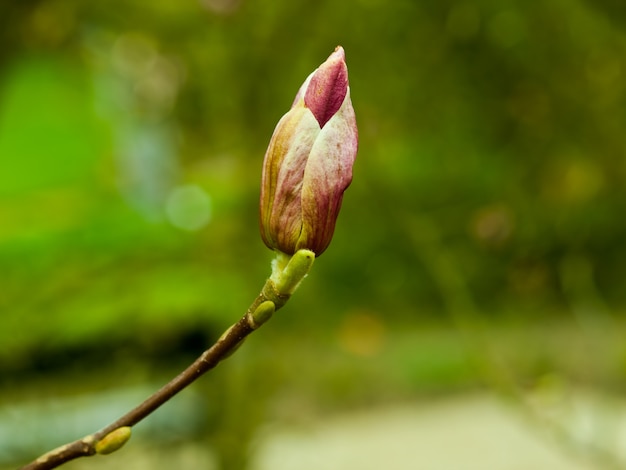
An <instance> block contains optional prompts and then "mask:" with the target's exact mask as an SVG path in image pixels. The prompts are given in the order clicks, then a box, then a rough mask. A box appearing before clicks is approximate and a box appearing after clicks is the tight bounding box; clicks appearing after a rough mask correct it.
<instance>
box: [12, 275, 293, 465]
mask: <svg viewBox="0 0 626 470" xmlns="http://www.w3.org/2000/svg"><path fill="white" fill-rule="evenodd" d="M272 287H273V286H272V285H271V283H270V282H269V281H268V283H266V285H265V287H264V288H263V291H262V292H261V294H259V296H258V297H257V298H256V300H255V301H254V302H253V303H252V305H251V306H250V308H249V309H248V310H247V312H246V314H245V315H244V316H243V317H242V318H241V319H240V320H239V321H238V322H237V323H235V324H234V325H232V326H231V327H230V328H229V329H228V330H227V331H226V332H225V333H224V334H223V335H222V336H221V337H220V338H219V339H218V340H217V341H216V342H215V344H214V345H213V346H212V347H211V348H209V349H207V350H206V351H204V353H202V355H201V356H200V357H198V358H197V359H196V360H195V361H194V362H193V363H192V364H191V365H190V366H189V367H187V368H186V369H185V370H184V371H183V372H181V373H180V374H178V376H176V377H175V378H174V379H172V380H171V381H170V382H168V383H167V384H166V385H164V386H163V387H162V388H161V389H159V390H158V391H157V392H155V393H154V394H152V395H151V396H150V397H148V398H147V399H146V400H145V401H143V402H142V403H141V404H139V405H138V406H137V407H135V408H133V409H132V410H130V411H129V412H128V413H126V414H125V415H123V416H122V417H120V418H119V419H117V420H116V421H114V422H112V423H111V424H109V425H108V426H106V427H104V428H102V429H100V430H99V431H97V432H95V433H93V434H90V435H88V436H85V437H83V438H81V439H78V440H76V441H74V442H71V443H68V444H65V445H62V446H60V447H57V448H56V449H54V450H51V451H50V452H47V453H46V454H44V455H42V456H41V457H39V458H37V459H36V460H34V461H32V462H31V463H29V464H27V465H24V466H23V467H21V469H20V470H47V469H51V468H56V467H58V466H60V465H62V464H64V463H66V462H69V461H70V460H74V459H77V458H79V457H87V456H90V455H94V454H96V453H97V452H96V446H97V444H98V442H100V441H101V440H102V439H103V438H104V437H106V436H108V435H109V434H110V433H112V432H113V431H115V430H117V429H119V428H122V427H125V426H129V427H132V426H133V425H135V424H137V423H138V422H140V421H141V420H143V419H144V418H145V417H147V416H148V415H150V414H151V413H152V412H153V411H155V410H156V409H157V408H159V407H160V406H161V405H163V404H164V403H165V402H167V401H168V400H169V399H170V398H172V397H173V396H174V395H176V394H177V393H178V392H180V391H181V390H183V389H184V388H185V387H187V386H188V385H189V384H191V383H193V382H194V381H195V380H196V379H198V377H200V376H201V375H203V374H205V373H206V372H208V371H209V370H211V369H213V368H214V367H215V366H216V365H217V364H219V362H220V361H222V360H223V359H225V358H226V357H228V356H229V355H230V354H232V353H233V352H234V351H235V349H236V348H237V346H239V345H240V344H241V342H242V341H243V340H244V339H245V338H246V336H248V335H249V334H250V333H252V331H254V330H255V329H256V328H257V327H258V326H260V324H261V323H259V322H257V321H255V319H254V318H253V314H254V312H255V311H256V309H257V307H259V305H260V304H261V303H263V302H264V301H266V300H268V294H269V297H270V298H272V300H275V299H276V298H277V295H276V293H275V291H273V289H272ZM278 297H279V302H276V308H279V307H280V306H282V304H284V302H285V301H286V296H278ZM101 453H104V452H101Z"/></svg>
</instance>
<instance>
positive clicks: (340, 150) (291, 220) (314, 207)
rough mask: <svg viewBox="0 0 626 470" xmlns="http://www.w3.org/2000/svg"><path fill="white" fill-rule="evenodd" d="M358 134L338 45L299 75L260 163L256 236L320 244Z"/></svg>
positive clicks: (330, 226) (293, 246) (348, 173)
mask: <svg viewBox="0 0 626 470" xmlns="http://www.w3.org/2000/svg"><path fill="white" fill-rule="evenodd" d="M357 146H358V133H357V127H356V119H355V116H354V109H353V108H352V102H351V101H350V86H349V84H348V68H347V67H346V62H345V53H344V51H343V48H342V47H341V46H338V47H337V48H336V49H335V51H334V52H333V53H332V54H331V55H330V57H328V59H326V62H324V63H323V64H322V65H320V66H319V68H318V69H317V70H315V71H314V72H313V73H312V74H311V75H309V77H308V78H307V79H306V81H305V82H304V84H303V85H302V87H301V88H300V90H299V91H298V94H297V95H296V99H295V101H294V103H293V105H292V106H291V109H290V110H289V112H287V114H285V115H284V116H283V117H282V118H281V119H280V121H279V122H278V124H277V126H276V129H275V130H274V134H273V135H272V138H271V140H270V143H269V146H268V149H267V152H266V154H265V160H264V162H263V179H262V183H261V204H260V209H261V210H260V212H261V236H262V237H263V241H264V242H265V244H266V245H267V246H268V247H269V248H272V249H274V250H278V251H280V252H282V253H286V254H288V255H293V254H294V253H295V252H296V251H298V250H300V249H308V250H311V251H313V252H314V253H315V255H316V256H319V255H321V254H322V252H323V251H324V250H325V249H326V248H327V247H328V245H329V243H330V240H331V238H332V236H333V232H334V230H335V222H336V221H337V216H338V214H339V209H340V207H341V200H342V198H343V193H344V191H345V190H346V188H347V187H348V186H349V185H350V182H351V181H352V165H353V164H354V160H355V158H356V152H357Z"/></svg>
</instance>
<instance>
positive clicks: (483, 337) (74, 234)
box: [0, 0, 626, 468]
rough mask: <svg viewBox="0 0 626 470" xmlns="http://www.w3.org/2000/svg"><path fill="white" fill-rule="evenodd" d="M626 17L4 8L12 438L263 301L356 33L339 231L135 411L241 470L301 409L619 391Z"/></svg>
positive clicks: (1, 431) (512, 4) (118, 398)
mask: <svg viewBox="0 0 626 470" xmlns="http://www.w3.org/2000/svg"><path fill="white" fill-rule="evenodd" d="M625 26H626V7H624V6H622V5H621V3H620V2H612V1H609V0H603V1H583V0H556V1H552V2H525V1H515V0H508V1H504V2H502V1H493V0H478V1H474V2H469V1H467V2H456V1H451V0H447V1H434V0H431V1H423V2H417V1H399V0H397V1H379V0H361V1H356V0H351V1H345V2H336V1H330V0H322V1H320V0H317V1H315V2H313V1H302V2H288V1H268V0H265V1H262V0H256V1H255V0H202V1H193V2H165V1H156V2H140V1H136V0H131V1H125V2H120V1H90V2H81V1H77V0H58V1H37V0H29V1H21V2H3V3H2V6H0V405H1V406H2V410H3V411H2V414H0V425H1V426H0V435H1V436H4V439H0V442H1V441H3V440H4V441H5V442H6V445H5V446H3V447H2V448H0V460H1V461H2V462H3V463H6V464H7V465H9V466H10V465H15V464H17V463H19V462H24V461H26V460H27V459H28V458H32V457H34V456H36V455H37V454H39V453H42V452H43V451H45V450H48V448H49V447H52V446H55V445H58V444H60V443H62V442H63V439H66V440H68V439H74V438H76V437H78V436H80V435H81V434H84V433H87V432H91V431H93V430H95V429H97V428H99V427H101V426H103V425H104V424H106V423H107V422H109V421H111V420H112V418H114V417H116V416H117V414H120V413H121V412H122V411H125V409H126V408H128V407H129V405H130V404H132V403H134V402H136V401H138V399H137V396H139V397H141V396H143V395H142V394H141V392H143V394H144V395H145V393H148V392H149V391H150V390H152V389H154V388H156V387H157V386H158V385H160V384H162V383H163V382H164V381H166V380H167V379H168V378H169V377H171V376H173V375H174V374H175V373H176V371H178V370H180V369H181V368H182V366H183V365H184V364H186V363H188V362H190V361H191V360H192V359H193V358H194V357H195V356H196V355H198V354H199V353H200V352H201V351H202V350H203V349H204V348H205V347H207V346H208V345H209V344H211V342H212V341H213V340H215V339H216V338H217V337H218V336H219V334H221V332H222V331H223V329H224V328H226V327H227V326H228V325H229V324H231V323H233V322H234V321H235V320H236V319H238V318H239V316H240V315H241V314H242V313H243V312H244V311H245V309H246V307H247V306H248V305H249V303H250V302H251V301H252V300H253V299H254V297H255V296H256V294H257V293H258V290H259V289H260V288H261V286H262V285H263V282H264V279H265V278H266V277H267V276H268V275H269V271H270V268H269V262H270V260H271V257H272V256H271V253H270V252H269V250H267V249H266V248H265V247H264V245H263V243H262V241H261V239H260V236H259V233H258V214H257V205H258V194H259V184H260V171H261V164H262V159H263V154H264V151H265V147H266V146H267V143H268V141H269V137H270V136H271V133H272V130H273V128H274V125H275V124H276V122H277V121H278V119H279V118H280V116H281V115H282V114H283V113H284V112H286V110H287V109H288V108H289V106H290V104H291V102H292V100H293V96H294V95H295V93H296V91H297V89H298V87H299V86H300V84H301V82H302V81H303V80H304V78H305V77H306V76H307V75H308V74H309V73H310V72H311V71H312V70H313V69H314V68H315V67H317V66H318V65H319V64H320V63H321V62H322V61H323V60H324V59H325V58H326V57H327V56H328V55H329V54H330V53H331V52H332V50H333V49H334V47H335V46H336V45H338V44H341V45H342V46H343V47H344V48H345V50H346V57H347V64H348V69H349V74H350V86H351V94H352V101H353V105H354V108H355V111H356V115H357V122H358V126H359V134H360V139H359V154H358V157H357V161H356V163H355V167H354V181H353V183H352V185H351V187H350V188H349V189H348V191H347V192H346V194H345V197H344V203H343V208H342V212H341V214H340V217H339V220H338V223H337V229H336V233H335V237H334V239H333V242H332V244H331V245H330V247H329V249H328V250H327V251H326V252H325V253H324V254H323V255H322V257H321V258H319V259H318V260H317V261H316V264H315V266H314V269H313V271H312V273H311V275H310V276H309V277H308V278H307V279H306V281H305V282H304V283H303V285H302V286H301V288H300V290H299V291H298V293H297V295H295V296H294V298H293V299H292V300H291V301H290V303H289V304H288V305H287V306H286V307H285V308H284V309H283V310H281V312H280V314H278V315H277V316H276V317H275V318H274V319H272V321H271V322H270V323H269V324H268V325H267V326H265V327H264V328H263V329H262V330H261V331H259V332H257V333H255V334H254V335H253V337H252V338H251V339H250V340H249V341H248V342H247V344H246V345H245V347H244V348H242V349H241V350H240V351H239V352H238V353H237V354H236V355H235V356H233V358H232V359H230V360H229V361H228V362H227V363H225V364H223V365H222V366H220V367H219V368H218V369H217V370H216V371H214V372H211V373H210V374H209V376H208V377H206V378H203V379H202V380H201V381H200V382H199V383H197V384H194V385H193V386H192V388H193V389H195V392H193V391H191V390H190V391H186V392H185V393H186V394H185V395H184V396H183V397H181V398H180V400H178V399H177V400H175V401H174V402H172V403H171V404H168V405H167V406H166V407H165V408H164V409H163V410H162V415H163V417H162V418H159V417H157V415H158V414H159V413H161V411H160V412H159V413H157V415H155V416H153V417H151V418H149V420H148V421H150V422H152V424H151V425H150V424H146V425H145V427H144V428H140V429H138V433H139V434H140V435H143V436H144V439H145V440H147V441H149V442H152V441H150V439H154V440H155V441H154V442H166V443H168V445H176V443H177V442H188V441H189V440H197V441H198V442H202V443H203V445H208V446H210V447H211V448H213V449H215V452H216V454H217V455H218V457H217V459H218V460H219V461H220V462H221V464H220V465H221V466H222V468H243V467H244V466H245V463H246V459H247V458H248V453H247V451H244V450H242V449H247V442H248V440H249V439H252V436H253V435H254V433H255V432H256V431H255V430H256V429H257V426H258V425H259V424H260V423H263V422H266V421H268V420H269V421H273V420H276V421H279V422H281V421H289V420H296V421H297V420H298V416H299V415H301V414H302V413H304V414H307V413H308V414H311V415H314V416H318V415H321V416H324V413H332V412H333V411H337V410H345V409H352V408H359V407H369V406H376V405H380V404H385V403H393V402H397V401H402V400H413V399H422V398H423V399H430V398H432V397H433V396H440V395H442V394H449V393H463V392H465V391H469V390H475V389H482V388H489V389H493V390H496V391H498V392H500V393H503V394H505V395H506V396H510V397H514V399H515V400H518V399H520V397H525V396H526V395H527V394H529V393H534V392H536V391H537V390H540V389H542V387H550V386H553V384H554V383H555V382H558V383H559V384H560V385H559V386H563V387H571V388H573V389H579V388H584V389H592V390H596V391H600V392H601V393H602V394H606V395H607V396H619V394H620V393H622V392H623V391H624V389H625V386H626V381H625V375H624V373H625V372H626V343H625V342H624V341H623V340H621V339H620V338H623V334H624V332H625V330H626V327H625V324H624V321H623V319H622V313H623V311H624V308H625V307H626V289H625V288H624V285H625V284H624V279H625V278H626V243H624V240H625V237H626V191H625V189H624V188H625V185H626V159H625V158H624V157H625V153H626V139H625V138H624V129H625V128H626V107H625V104H626V100H625V97H626V94H625V92H626V89H625V87H626V85H625V84H626V80H625V76H626V60H625V57H626V32H625V29H624V28H625ZM546 384H547V385H546ZM550 384H552V385H550ZM119 390H140V392H138V395H137V396H135V395H132V393H131V394H130V395H131V398H132V399H131V398H128V397H126V395H123V394H122V395H116V393H118V394H119V393H121V392H119ZM187 392H188V393H187ZM133 393H134V392H133ZM98 394H102V395H98ZM84 396H92V397H94V396H95V397H100V396H101V397H102V398H100V399H98V398H93V400H92V401H91V402H89V403H96V404H95V405H89V404H87V405H85V409H92V410H93V415H92V414H89V413H82V415H81V416H82V418H81V419H77V421H79V422H78V423H76V424H75V425H73V427H71V429H70V428H68V427H67V426H61V428H63V429H66V431H67V432H66V434H67V436H66V434H63V432H61V431H59V429H58V427H57V425H56V424H54V423H57V422H58V421H59V420H61V422H62V420H63V418H62V416H63V413H64V412H66V411H67V413H70V411H69V410H71V406H70V405H67V406H68V408H67V410H66V409H65V408H63V407H62V406H61V405H58V401H59V400H65V401H63V403H66V404H68V403H69V404H71V403H75V401H73V400H83V398H81V397H84ZM111 397H113V398H111ZM125 397H126V398H125ZM185 397H187V398H185ZM81 403H82V402H81ZM116 403H117V407H116ZM57 405H58V406H57ZM39 407H41V409H40V408H39ZM95 409H98V410H102V413H101V414H100V415H99V414H98V413H97V412H96V411H95ZM302 410H307V411H306V412H303V411H302ZM16 413H17V415H16ZM55 413H57V414H58V416H57V414H55ZM7 416H18V418H19V419H20V420H23V421H22V423H25V424H24V429H23V431H22V430H18V431H19V432H17V431H15V430H13V431H10V425H9V424H7V423H10V422H12V421H10V420H8V418H7V419H6V420H5V421H4V423H5V424H4V425H2V422H3V418H6V417H7ZM46 423H51V424H49V425H48V424H46ZM142 429H143V431H142ZM21 432H23V434H24V435H23V436H22V437H20V438H15V436H13V435H14V434H20V433H21ZM142 433H143V434H142ZM9 437H11V439H9ZM59 439H61V441H59ZM131 445H132V444H131ZM113 465H115V464H113Z"/></svg>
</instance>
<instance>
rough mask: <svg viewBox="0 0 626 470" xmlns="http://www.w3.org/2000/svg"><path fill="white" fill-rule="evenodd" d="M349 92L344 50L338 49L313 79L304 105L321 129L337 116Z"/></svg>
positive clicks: (305, 96) (321, 66)
mask: <svg viewBox="0 0 626 470" xmlns="http://www.w3.org/2000/svg"><path fill="white" fill-rule="evenodd" d="M347 92H348V68H347V67H346V62H345V53H344V51H343V48H341V47H337V49H335V52H333V53H332V54H331V55H330V57H328V59H326V62H324V63H323V64H322V65H320V66H319V68H318V69H317V70H316V71H315V73H314V74H313V76H312V77H311V81H310V82H309V86H308V87H307V90H306V93H305V95H304V104H305V105H306V107H307V108H309V109H310V110H311V112H312V113H313V115H314V116H315V119H317V122H318V123H319V125H320V127H324V125H325V124H326V123H327V122H328V121H329V120H330V118H331V117H333V116H334V115H335V113H336V112H337V111H339V108H340V107H341V104H342V103H343V100H344V98H345V97H346V93H347Z"/></svg>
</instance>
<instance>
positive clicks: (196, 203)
mask: <svg viewBox="0 0 626 470" xmlns="http://www.w3.org/2000/svg"><path fill="white" fill-rule="evenodd" d="M211 212H212V211H211V198H210V197H209V195H208V194H207V193H206V192H205V191H204V190H203V189H202V188H200V187H199V186H196V185H185V186H179V187H178V188H175V189H174V190H172V192H171V193H170V194H169V196H168V198H167V201H166V204H165V213H166V214H167V218H168V220H169V221H170V223H171V224H172V225H174V226H175V227H178V228H180V229H183V230H189V231H194V230H200V229H201V228H202V227H204V226H206V225H207V224H208V223H209V222H210V220H211Z"/></svg>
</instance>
